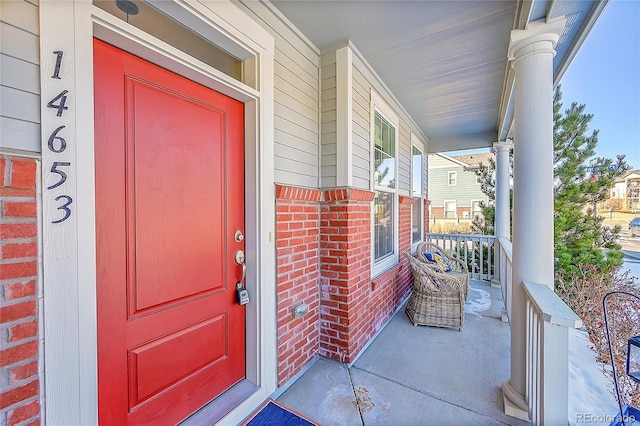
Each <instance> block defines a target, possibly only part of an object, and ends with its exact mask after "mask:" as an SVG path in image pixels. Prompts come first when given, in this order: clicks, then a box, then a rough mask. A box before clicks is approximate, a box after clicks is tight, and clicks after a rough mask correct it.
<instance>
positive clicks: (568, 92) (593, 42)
mask: <svg viewBox="0 0 640 426" xmlns="http://www.w3.org/2000/svg"><path fill="white" fill-rule="evenodd" d="M639 27H640V0H611V1H610V2H609V5H608V6H607V8H606V9H605V11H604V13H603V14H602V16H601V17H600V20H599V21H598V22H597V23H596V25H595V27H594V28H593V30H592V31H591V33H590V34H589V36H588V37H587V39H586V40H585V42H584V43H583V44H582V47H581V48H580V50H579V51H578V53H577V55H576V56H575V58H574V59H573V62H572V63H571V65H569V68H568V69H567V71H566V72H565V74H564V76H563V77H562V79H561V80H560V85H561V86H562V102H563V107H568V106H569V105H571V103H572V102H577V103H579V104H585V105H586V108H585V112H587V113H589V114H593V120H592V121H591V126H590V130H594V129H598V130H599V134H598V147H597V148H596V154H597V155H598V156H600V157H606V158H611V159H615V157H616V155H618V154H625V155H626V156H627V158H626V159H627V163H629V165H631V166H632V167H633V168H634V169H640V29H639Z"/></svg>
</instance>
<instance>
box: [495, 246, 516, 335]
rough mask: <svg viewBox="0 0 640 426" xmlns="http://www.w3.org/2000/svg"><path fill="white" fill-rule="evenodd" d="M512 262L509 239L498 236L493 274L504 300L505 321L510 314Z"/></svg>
mask: <svg viewBox="0 0 640 426" xmlns="http://www.w3.org/2000/svg"><path fill="white" fill-rule="evenodd" d="M512 263H513V260H512V247H511V241H510V240H509V239H508V238H505V237H500V238H498V240H497V242H496V265H495V269H496V272H495V275H496V277H497V278H498V282H499V283H500V288H501V289H502V300H503V301H504V312H503V315H502V320H503V321H505V322H506V321H509V315H510V314H511V289H512V288H513V284H512V282H511V280H512V274H511V272H512V267H511V265H512Z"/></svg>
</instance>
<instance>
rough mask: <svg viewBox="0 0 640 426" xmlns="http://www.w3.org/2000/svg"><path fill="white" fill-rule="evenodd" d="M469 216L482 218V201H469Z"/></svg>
mask: <svg viewBox="0 0 640 426" xmlns="http://www.w3.org/2000/svg"><path fill="white" fill-rule="evenodd" d="M471 216H473V217H476V216H482V200H471Z"/></svg>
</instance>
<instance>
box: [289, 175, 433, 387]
mask: <svg viewBox="0 0 640 426" xmlns="http://www.w3.org/2000/svg"><path fill="white" fill-rule="evenodd" d="M373 196H374V193H373V192H370V191H363V190H360V189H355V188H338V189H328V190H324V191H322V192H321V191H318V190H315V189H305V188H295V187H289V186H281V185H276V250H277V251H276V253H277V280H278V283H277V286H278V382H279V385H283V384H284V383H286V382H287V381H288V380H290V379H291V378H292V377H293V376H295V375H296V374H297V373H298V372H299V371H300V370H301V369H302V368H303V367H304V366H305V365H306V364H307V363H308V362H310V361H311V360H312V359H313V357H314V356H315V355H318V354H319V355H322V356H326V357H329V358H333V359H336V360H338V361H341V362H346V363H349V362H352V361H353V360H354V359H355V357H356V356H357V355H358V354H359V353H360V351H361V350H362V349H363V348H364V346H365V345H366V344H367V343H368V342H369V341H370V340H371V338H372V337H373V336H374V335H375V334H376V333H377V332H378V331H379V330H380V328H381V327H382V325H383V324H384V323H385V322H386V321H387V320H388V319H389V318H390V317H391V315H392V314H393V312H395V310H396V309H397V308H398V306H399V305H400V303H401V302H402V301H403V300H404V298H405V297H406V296H407V295H408V292H409V291H410V283H411V271H410V269H409V266H408V263H407V261H406V260H404V259H403V258H402V257H401V258H400V262H399V264H398V265H396V266H394V267H393V268H390V269H389V270H388V271H385V272H384V273H382V274H381V275H379V276H377V277H375V278H374V279H373V280H372V279H371V208H372V201H373ZM412 202H413V199H412V198H410V197H400V204H399V220H400V234H399V245H400V247H399V248H400V252H403V251H408V250H410V244H411V205H412ZM425 221H426V222H428V216H426V219H425ZM318 282H320V283H321V286H320V292H319V291H318ZM298 302H304V303H306V304H308V305H309V313H308V314H307V315H306V316H304V317H303V318H300V319H296V320H294V319H293V318H292V316H291V308H292V307H293V305H294V304H295V303H298Z"/></svg>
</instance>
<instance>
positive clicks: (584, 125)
mask: <svg viewBox="0 0 640 426" xmlns="http://www.w3.org/2000/svg"><path fill="white" fill-rule="evenodd" d="M561 110H562V92H561V89H560V87H558V88H557V89H556V91H555V93H554V99H553V111H554V116H553V123H554V126H553V127H554V128H553V143H554V211H555V215H554V244H555V246H554V250H555V257H556V259H557V260H556V272H558V273H561V274H563V275H566V274H569V275H573V274H576V273H578V271H579V269H578V267H579V265H594V266H596V267H597V269H598V270H599V271H600V272H601V273H604V274H608V273H610V272H612V270H613V269H615V268H617V267H619V266H620V265H622V258H623V253H622V252H621V250H620V246H619V245H618V244H617V243H616V241H617V239H618V235H619V232H620V227H619V226H616V227H615V228H607V227H604V226H602V221H603V220H604V218H603V217H601V216H596V215H595V211H594V210H593V208H594V206H595V204H596V203H597V202H600V201H603V200H605V199H607V198H608V191H609V189H610V188H611V187H612V186H613V181H614V180H615V179H616V178H617V177H619V176H621V175H622V174H623V173H624V172H626V171H627V170H629V169H630V167H629V165H628V164H627V163H626V161H625V156H624V155H618V156H617V158H616V160H615V161H614V160H611V159H607V158H603V157H594V156H595V149H596V146H597V145H598V131H597V130H594V131H592V132H591V134H588V130H589V123H590V122H591V120H592V119H593V115H591V114H586V113H585V105H583V104H581V105H579V104H577V103H576V102H573V103H572V104H571V106H570V107H569V108H567V109H566V110H564V112H562V111H561ZM515 143H516V144H517V143H518V141H515ZM494 170H495V161H491V162H490V164H489V165H487V166H485V165H481V167H480V168H479V169H478V170H477V171H476V175H477V176H478V179H479V181H480V183H481V188H482V191H483V192H484V193H485V194H487V196H488V197H489V200H490V202H489V205H487V206H483V207H484V208H483V213H484V214H485V215H486V216H485V217H486V224H482V223H481V222H479V221H476V222H474V226H475V228H476V229H477V230H480V231H482V232H484V233H489V234H492V233H493V226H492V223H493V218H494V212H495V207H494V201H495V181H494V177H493V171H494Z"/></svg>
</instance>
